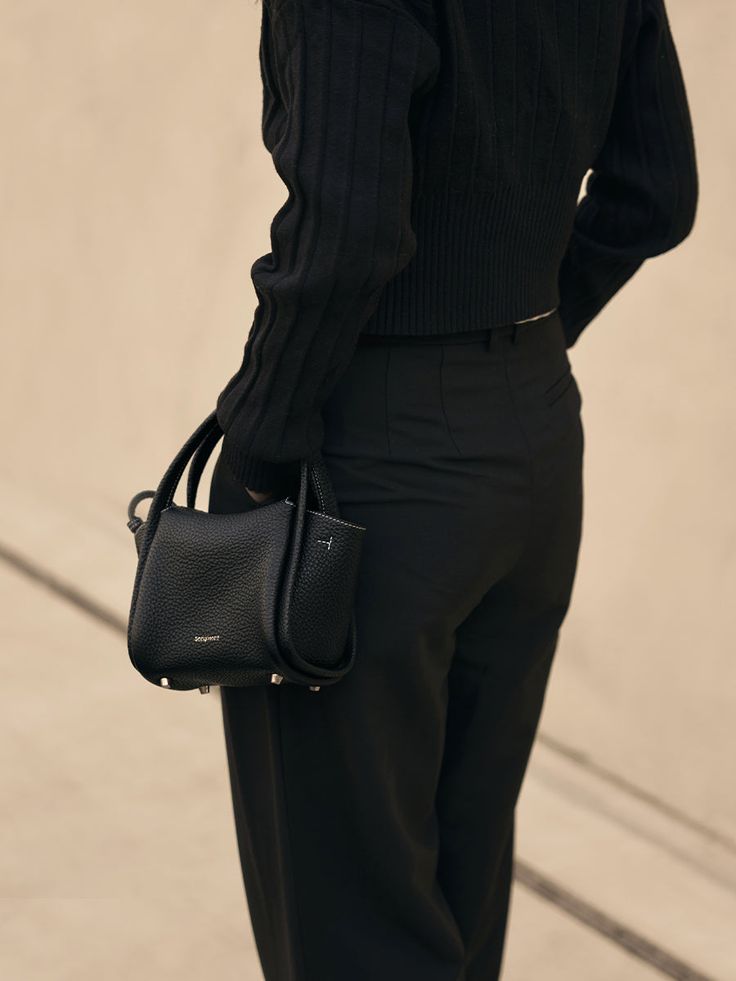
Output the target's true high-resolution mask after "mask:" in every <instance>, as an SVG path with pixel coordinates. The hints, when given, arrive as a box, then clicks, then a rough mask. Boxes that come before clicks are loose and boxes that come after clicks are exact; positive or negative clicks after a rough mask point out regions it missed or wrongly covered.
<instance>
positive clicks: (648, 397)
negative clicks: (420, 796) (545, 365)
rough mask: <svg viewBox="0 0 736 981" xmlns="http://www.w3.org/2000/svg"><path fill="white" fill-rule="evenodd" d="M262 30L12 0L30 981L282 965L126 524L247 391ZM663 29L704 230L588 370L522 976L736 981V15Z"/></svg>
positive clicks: (1, 181) (5, 848)
mask: <svg viewBox="0 0 736 981" xmlns="http://www.w3.org/2000/svg"><path fill="white" fill-rule="evenodd" d="M259 9H260V8H259V7H258V6H255V5H251V4H250V3H243V2H242V0H213V2H209V3H205V2H204V0H176V2H174V0H158V2H157V3H156V4H150V3H145V2H144V0H129V2H126V3H125V4H120V3H116V2H114V0H76V2H75V3H74V4H55V3H52V2H51V0H0V78H2V81H3V82H4V84H3V85H0V126H1V127H2V132H3V134H4V137H5V139H4V141H3V143H4V145H3V152H2V156H1V157H0V224H1V225H2V228H3V232H4V234H3V235H2V236H0V317H1V318H2V325H3V338H4V341H5V344H4V347H3V353H4V362H3V369H4V370H3V379H2V386H0V409H1V410H2V413H3V419H4V420H5V422H6V425H5V428H4V432H3V444H2V454H0V611H1V613H2V619H1V620H0V645H1V647H0V650H1V652H2V661H1V663H2V665H3V667H4V678H5V690H4V696H5V697H4V704H3V711H2V716H1V717H0V732H1V733H2V739H0V814H2V820H1V821H0V978H2V979H3V981H4V979H6V978H7V979H9V981H67V979H68V981H87V979H94V981H99V979H104V981H123V979H128V978H130V979H133V978H135V979H136V981H165V979H168V978H172V979H173V978H176V979H177V981H190V979H191V981H195V979H196V981H199V979H203V978H205V977H210V976H212V977H217V978H219V979H220V981H228V979H230V978H232V979H233V981H234V979H236V978H237V979H239V981H247V979H250V978H253V979H258V978H259V977H260V976H261V975H260V971H259V967H258V960H257V956H256V953H255V950H254V946H253V940H252V935H251V932H250V927H249V922H248V916H247V907H246V904H245V897H244V893H243V888H242V883H241V879H240V870H239V866H238V862H237V855H236V845H235V836H234V829H233V826H232V821H231V812H230V799H229V790H228V786H227V773H226V767H225V752H224V743H223V739H222V733H221V727H220V715H219V704H218V698H219V695H218V693H217V691H213V692H212V693H211V694H209V695H207V696H201V695H199V694H198V693H197V692H193V693H191V694H190V695H181V694H173V693H167V692H164V691H161V690H159V689H155V688H153V686H150V685H148V684H147V683H145V682H144V681H143V680H142V679H140V677H139V676H138V675H137V674H136V673H135V672H134V671H133V669H132V668H131V666H130V664H129V662H128V658H127V651H126V647H125V619H126V616H127V608H128V602H129V597H130V591H131V588H132V582H133V575H134V571H135V549H134V547H133V542H132V537H131V536H130V533H129V532H128V530H127V528H126V527H125V520H126V515H125V508H126V505H127V502H128V500H129V498H130V496H131V495H132V494H133V493H134V492H135V491H137V490H139V489H141V488H144V487H151V486H155V484H156V482H157V481H158V479H159V477H160V476H161V473H162V472H163V469H164V468H165V466H166V465H167V464H168V463H169V461H170V459H171V457H172V456H173V453H174V452H175V451H176V450H177V449H178V448H179V446H180V445H181V443H182V442H183V440H184V439H185V438H186V437H187V436H188V435H189V434H190V432H191V431H192V430H193V429H194V427H195V426H196V425H197V424H198V422H199V421H200V420H201V419H202V418H203V417H204V416H205V415H206V414H207V413H208V412H209V411H210V410H211V408H212V407H213V404H214V398H215V396H216V394H217V393H218V392H219V390H220V389H221V388H222V386H223V385H224V384H225V382H226V381H227V379H228V378H229V376H230V374H231V373H232V372H233V371H234V370H235V369H236V368H237V366H238V364H239V361H240V354H241V350H242V343H243V341H244V339H245V336H246V333H247V329H248V326H249V324H250V316H251V312H252V307H253V302H254V294H253V292H252V288H251V284H250V281H249V278H248V270H249V267H250V265H251V263H252V262H253V261H254V259H255V258H256V257H257V256H259V255H261V254H263V253H264V252H266V251H267V250H268V248H269V243H268V227H269V221H270V218H271V217H272V216H273V214H274V213H275V211H276V210H277V209H278V207H280V205H281V204H282V203H283V200H284V196H285V194H284V188H283V185H281V183H280V182H279V180H278V178H277V177H276V176H275V175H274V174H273V169H272V166H271V161H270V158H269V156H268V154H267V153H266V152H265V150H264V149H263V147H262V146H261V144H260V132H259V121H260V120H259V113H260V89H259V77H258V63H257V31H258V23H259ZM668 10H669V14H670V20H671V23H672V26H673V31H674V34H675V37H676V40H677V46H678V51H679V52H680V56H681V59H682V62H683V65H684V70H685V77H686V83H687V86H688V93H689V97H690V101H691V106H692V111H693V115H694V120H695V129H696V144H697V146H698V150H699V162H700V171H701V203H700V210H699V215H698V220H697V226H696V228H695V230H694V232H693V233H692V235H691V236H690V238H689V239H688V240H687V241H686V242H685V243H684V244H683V245H682V246H681V247H680V248H679V249H677V250H675V251H674V252H673V253H671V254H668V255H666V256H661V257H657V258H655V259H653V260H651V261H650V262H647V263H645V265H644V267H643V268H642V270H641V271H640V272H639V273H638V274H637V276H636V277H635V278H634V280H633V281H632V282H631V283H630V284H628V285H627V286H625V287H624V289H623V290H622V291H621V293H620V295H619V296H618V297H617V298H616V299H615V300H614V301H613V302H612V303H611V305H610V306H609V307H607V308H606V309H605V310H604V311H603V312H602V313H601V315H600V316H599V318H597V319H596V321H595V322H594V323H593V324H592V325H591V326H590V327H589V328H588V331H587V336H584V337H583V338H581V340H580V342H579V343H578V345H576V347H575V349H574V350H573V352H572V355H571V357H572V360H573V365H574V370H575V374H576V377H577V379H578V382H579V385H580V388H581V391H582V394H583V401H584V405H583V420H584V426H585V431H586V488H585V490H586V505H585V528H584V536H583V545H582V550H581V561H580V567H579V572H578V578H577V581H576V586H575V596H574V600H573V607H572V609H571V612H570V614H569V616H568V620H567V621H566V623H565V626H564V628H563V636H562V641H561V645H560V649H559V654H558V657H557V663H556V666H555V669H554V671H553V675H552V679H551V684H550V690H549V694H548V698H547V703H546V705H545V710H544V716H543V719H542V726H541V735H540V738H539V740H538V742H537V745H536V747H535V750H534V754H533V758H532V762H531V765H530V768H529V773H528V776H527V780H526V783H525V786H524V790H523V793H522V799H521V801H520V806H519V835H518V848H517V868H516V880H515V888H514V894H513V903H512V910H511V920H510V928H509V938H508V947H507V957H506V964H505V969H504V975H503V981H558V979H560V981H562V979H564V981H638V979H640V978H641V979H645V978H656V977H670V978H681V979H697V978H705V979H710V981H734V979H736V926H735V925H736V781H734V779H733V749H734V745H735V744H736V712H735V711H734V704H735V700H734V691H735V690H736V659H735V658H734V651H735V650H736V629H735V628H736V623H735V619H736V605H735V604H734V603H733V596H734V587H735V586H736V518H735V517H734V509H733V505H732V501H733V498H734V487H735V486H736V455H735V454H734V452H733V447H734V445H736V432H735V430H736V426H735V425H734V419H735V417H736V413H735V411H734V409H735V407H736V395H735V394H734V388H733V365H734V363H736V358H735V355H736V329H734V328H735V325H734V316H733V314H732V312H731V309H730V306H731V304H730V295H731V289H730V287H731V283H732V278H733V273H732V269H733V265H734V260H735V259H736V240H735V239H736V236H735V235H734V225H733V220H732V214H731V212H732V209H731V208H730V200H731V186H732V166H731V161H732V160H733V156H734V151H736V127H734V114H733V110H732V109H731V106H730V103H729V102H728V100H722V99H720V98H714V97H713V96H714V93H716V94H719V93H723V92H728V91H730V88H731V87H732V85H731V82H732V79H731V75H732V72H731V66H732V64H733V54H734V46H735V45H736V8H734V7H733V5H731V4H729V3H728V0H713V2H712V3H711V4H710V5H709V7H708V15H709V16H705V15H704V13H703V9H702V8H700V7H698V6H697V5H692V4H688V3H687V2H686V0H669V2H668ZM716 24H717V27H718V29H717V30H714V25H716ZM208 473H209V468H208ZM207 475H208V474H206V475H205V483H206V479H207ZM204 493H205V492H204V490H203V491H202V495H204ZM200 504H201V500H200ZM315 981H319V979H315ZM346 981H349V979H346Z"/></svg>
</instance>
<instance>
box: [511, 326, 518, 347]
mask: <svg viewBox="0 0 736 981" xmlns="http://www.w3.org/2000/svg"><path fill="white" fill-rule="evenodd" d="M518 330H519V325H518V323H517V322H516V321H514V322H513V323H512V325H511V343H512V344H516V335H517V333H518Z"/></svg>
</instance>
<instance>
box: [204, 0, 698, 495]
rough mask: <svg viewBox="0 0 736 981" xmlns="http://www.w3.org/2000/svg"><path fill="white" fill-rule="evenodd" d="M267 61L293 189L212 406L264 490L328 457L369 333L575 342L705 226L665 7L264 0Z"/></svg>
mask: <svg viewBox="0 0 736 981" xmlns="http://www.w3.org/2000/svg"><path fill="white" fill-rule="evenodd" d="M259 56H260V68H261V78H262V82H263V114H262V135H263V140H264V143H265V145H266V147H267V148H268V150H269V151H270V153H271V155H272V158H273V162H274V165H275V167H276V170H277V172H278V174H279V176H280V177H281V178H282V180H283V181H284V183H285V184H286V186H287V188H288V192H289V194H288V199H287V200H286V202H285V203H284V204H283V206H282V207H281V209H280V210H279V211H278V213H277V214H276V216H275V217H274V219H273V223H272V225H271V251H270V252H269V253H268V254H267V255H264V256H261V257H260V258H259V259H257V260H256V261H255V263H254V264H253V266H252V267H251V278H252V281H253V284H254V286H255V289H256V293H257V296H258V305H257V308H256V311H255V315H254V318H253V324H252V327H251V330H250V333H249V335H248V338H247V341H246V343H245V348H244V353H243V361H242V364H241V366H240V368H239V369H238V371H237V372H236V373H235V374H234V375H233V376H232V377H231V378H230V380H229V382H228V383H227V385H226V387H225V388H224V389H223V390H222V392H221V393H220V394H219V396H218V399H217V417H218V421H219V423H220V425H221V427H222V429H223V430H224V432H225V437H224V439H223V445H222V455H223V458H224V459H225V460H226V461H227V463H228V464H229V465H230V467H231V468H232V469H233V471H234V472H235V473H236V474H237V475H238V476H239V477H240V478H241V479H242V481H243V482H244V484H245V485H246V486H248V487H249V488H251V489H253V490H261V491H267V490H271V489H274V487H277V486H278V485H279V481H280V479H282V478H283V477H284V476H285V475H287V474H292V473H293V472H294V465H295V461H298V460H299V459H300V458H301V457H304V456H311V455H313V454H315V453H318V452H319V450H320V446H321V441H322V438H323V425H322V417H321V406H322V405H323V404H324V402H325V400H326V398H327V396H328V394H329V393H330V391H331V390H332V389H333V387H334V385H335V383H336V382H337V380H338V378H339V377H340V375H341V374H342V372H343V371H344V370H345V369H346V368H347V366H348V364H349V363H350V359H351V357H352V354H353V351H354V348H355V345H356V342H357V338H358V334H359V333H360V332H361V331H363V330H366V331H370V332H372V333H381V334H391V333H400V334H420V333H438V332H447V331H460V330H471V329H474V328H478V327H488V326H491V325H494V324H500V323H507V322H510V321H513V320H522V319H525V318H527V317H532V316H535V315H537V314H539V313H543V312H545V311H547V310H550V309H551V308H553V307H559V311H560V315H561V318H562V322H563V324H564V328H565V332H566V336H567V344H568V347H570V346H572V344H574V343H575V341H576V339H577V337H578V336H579V334H580V332H581V331H582V330H583V328H584V327H585V326H586V325H587V324H588V323H589V322H590V321H591V320H592V319H593V317H594V316H595V315H596V314H597V313H598V312H599V311H600V309H601V308H602V307H603V306H604V304H606V303H607V302H608V300H609V299H610V298H611V297H612V296H613V295H614V293H615V292H616V291H617V290H618V289H620V288H621V286H622V285H623V284H624V283H625V282H626V281H627V280H628V279H629V278H630V277H631V276H632V275H633V274H634V273H635V272H636V270H637V269H638V268H639V266H640V265H641V264H642V262H643V261H644V260H645V259H646V258H648V257H651V256H655V255H657V254H660V253H662V252H665V251H667V250H668V249H671V248H673V247H674V246H675V245H677V244H678V243H679V242H680V241H682V239H684V238H685V237H686V236H687V235H688V233H689V232H690V230H691V228H692V226H693V223H694V219H695V212H696V205H697V199H698V176H697V168H696V159H695V148H694V140H693V132H692V123H691V118H690V112H689V107H688V101H687V97H686V94H685V88H684V84H683V78H682V74H681V69H680V64H679V60H678V56H677V52H676V49H675V44H674V41H673V38H672V34H671V31H670V26H669V22H668V17H667V14H666V11H665V7H664V0H262V22H261V41H260V49H259ZM589 169H591V170H592V173H590V174H589V176H588V179H587V181H586V185H585V188H584V191H585V193H584V196H583V198H582V200H580V202H578V197H579V194H580V191H581V188H582V181H583V178H584V177H585V175H586V173H587V172H588V170H589Z"/></svg>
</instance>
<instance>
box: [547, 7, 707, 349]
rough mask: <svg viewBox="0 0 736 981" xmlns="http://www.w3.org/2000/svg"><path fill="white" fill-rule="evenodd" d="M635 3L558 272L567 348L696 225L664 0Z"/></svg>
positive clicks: (690, 151) (690, 147) (688, 136)
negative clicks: (604, 127)
mask: <svg viewBox="0 0 736 981" xmlns="http://www.w3.org/2000/svg"><path fill="white" fill-rule="evenodd" d="M632 2H633V5H634V6H633V8H632V9H633V10H634V14H633V16H632V17H631V20H632V21H633V30H629V29H628V28H627V30H626V32H625V38H624V49H623V51H622V60H621V64H620V70H619V81H618V86H617V91H616V95H615V99H614V105H613V110H612V114H611V118H610V123H609V127H608V132H607V135H606V138H605V140H604V142H603V144H602V146H601V149H600V151H599V152H598V154H597V156H596V159H595V160H594V162H593V164H592V167H591V170H592V172H591V173H590V174H589V176H588V180H587V182H586V185H585V194H584V196H583V198H582V200H581V201H580V203H579V204H578V206H577V210H576V214H575V220H574V224H573V231H572V235H571V237H570V241H569V244H568V247H567V251H566V253H565V255H564V257H563V260H562V263H561V266H560V273H559V288H560V306H559V312H560V317H561V320H562V322H563V325H564V328H565V335H566V338H567V346H568V348H569V347H571V346H572V345H573V344H574V343H575V341H576V340H577V338H578V337H579V335H580V333H581V332H582V330H583V329H584V328H585V327H586V325H587V324H589V323H590V321H591V320H592V319H593V318H594V317H595V316H596V314H597V313H598V312H599V311H600V310H601V309H602V307H603V306H604V305H605V304H606V303H607V302H608V301H609V300H610V299H611V297H612V296H613V295H614V294H615V293H616V292H617V291H618V290H619V289H620V288H621V287H622V286H623V285H624V284H625V283H626V282H627V280H629V279H630V278H631V277H632V276H633V275H634V273H635V272H636V271H637V269H638V268H639V267H640V266H641V265H642V263H643V262H644V261H645V259H647V258H649V257H652V256H655V255H659V254H661V253H663V252H666V251H668V250H669V249H672V248H674V246H676V245H677V244H679V243H680V242H681V241H682V240H683V239H684V238H686V236H687V235H688V234H689V232H690V231H691V229H692V227H693V224H694V221H695V214H696V209H697V201H698V173H697V166H696V157H695V147H694V140H693V131H692V121H691V117H690V110H689V106H688V101H687V96H686V93H685V86H684V82H683V77H682V72H681V68H680V63H679V59H678V55H677V51H676V48H675V43H674V41H673V38H672V34H671V31H670V25H669V21H668V17H667V13H666V10H665V5H664V0H632Z"/></svg>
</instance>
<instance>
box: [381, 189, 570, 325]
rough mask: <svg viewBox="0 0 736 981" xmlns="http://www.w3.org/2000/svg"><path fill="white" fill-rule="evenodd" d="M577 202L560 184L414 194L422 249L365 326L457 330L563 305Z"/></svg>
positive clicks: (415, 220) (413, 214)
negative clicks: (563, 268)
mask: <svg viewBox="0 0 736 981" xmlns="http://www.w3.org/2000/svg"><path fill="white" fill-rule="evenodd" d="M577 185H578V188H579V186H580V181H579V180H578V181H577ZM575 206H576V199H575V195H574V193H573V194H571V193H570V191H569V189H568V188H561V187H560V183H559V181H555V182H554V183H552V184H547V183H535V184H534V185H533V186H525V185H521V184H520V185H515V186H505V187H499V188H498V189H497V190H495V191H489V192H487V193H482V192H478V191H474V192H472V193H465V192H462V191H446V192H442V193H436V194H417V195H415V197H414V199H413V201H412V209H411V218H412V226H413V228H414V230H415V233H416V237H417V241H418V247H417V251H416V253H415V255H414V257H413V258H412V260H411V262H410V263H408V265H406V266H405V267H404V269H403V270H402V271H401V272H400V273H399V274H398V275H397V276H395V277H394V278H393V279H392V280H391V281H390V282H389V283H387V285H386V286H385V288H384V290H383V292H382V294H381V299H380V300H379V303H378V306H377V307H376V309H375V311H374V312H373V314H372V315H371V316H370V317H369V318H368V320H367V321H366V322H365V324H364V325H363V327H362V332H366V333H370V334H396V333H399V334H443V333H455V332H456V331H465V330H475V329H478V328H483V327H492V326H495V325H498V324H504V323H510V322H512V321H514V320H523V319H525V318H527V317H534V316H536V315H537V314H540V313H543V312H544V311H546V310H549V309H551V308H552V307H556V306H558V304H559V302H560V291H559V285H558V275H557V274H558V269H559V266H560V264H561V262H562V257H563V255H564V253H565V249H566V247H567V243H568V239H569V237H570V233H571V230H572V226H573V221H574V217H575Z"/></svg>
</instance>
